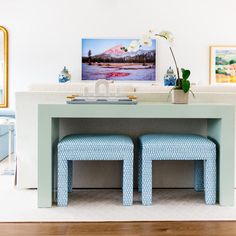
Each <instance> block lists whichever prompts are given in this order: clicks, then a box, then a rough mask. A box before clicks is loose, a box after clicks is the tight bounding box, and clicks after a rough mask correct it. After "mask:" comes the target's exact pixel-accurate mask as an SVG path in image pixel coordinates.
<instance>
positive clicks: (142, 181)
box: [138, 134, 216, 205]
mask: <svg viewBox="0 0 236 236" xmlns="http://www.w3.org/2000/svg"><path fill="white" fill-rule="evenodd" d="M139 140H140V155H139V186H138V187H139V191H140V192H142V193H141V194H142V203H143V205H151V204H152V161H153V160H194V161H195V165H194V170H195V171H194V172H195V190H196V191H202V190H205V202H206V204H215V203H216V145H215V143H213V142H212V141H211V140H209V139H207V138H206V137H203V136H200V135H193V134H179V135H177V134H147V135H143V136H141V137H140V138H139Z"/></svg>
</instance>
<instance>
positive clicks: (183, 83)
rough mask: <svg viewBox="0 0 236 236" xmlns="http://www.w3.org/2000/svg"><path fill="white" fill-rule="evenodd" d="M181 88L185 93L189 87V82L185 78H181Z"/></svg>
mask: <svg viewBox="0 0 236 236" xmlns="http://www.w3.org/2000/svg"><path fill="white" fill-rule="evenodd" d="M182 89H183V90H184V92H185V93H187V92H188V91H189V89H190V82H189V80H187V79H182Z"/></svg>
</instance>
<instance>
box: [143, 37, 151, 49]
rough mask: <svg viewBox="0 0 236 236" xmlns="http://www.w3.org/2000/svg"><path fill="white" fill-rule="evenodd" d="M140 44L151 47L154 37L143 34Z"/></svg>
mask: <svg viewBox="0 0 236 236" xmlns="http://www.w3.org/2000/svg"><path fill="white" fill-rule="evenodd" d="M140 45H141V46H146V47H151V46H152V38H151V36H150V35H143V37H142V38H141V39H140Z"/></svg>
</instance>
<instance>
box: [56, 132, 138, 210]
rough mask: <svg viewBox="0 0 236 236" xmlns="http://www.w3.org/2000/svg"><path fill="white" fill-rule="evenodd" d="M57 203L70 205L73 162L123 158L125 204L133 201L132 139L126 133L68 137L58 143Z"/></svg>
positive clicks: (121, 159)
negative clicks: (69, 196)
mask: <svg viewBox="0 0 236 236" xmlns="http://www.w3.org/2000/svg"><path fill="white" fill-rule="evenodd" d="M57 148H58V175H57V176H58V181H57V182H58V183H57V204H58V205H59V206H67V204H68V191H69V192H71V191H72V161H75V160H86V161H87V160H90V161H93V160H106V161H112V160H114V161H118V160H119V161H123V181H122V189H123V205H126V206H129V205H132V203H133V149H134V145H133V142H132V139H131V138H130V137H129V136H126V135H97V134H96V135H87V134H84V135H83V134H74V135H68V136H65V137H64V138H63V139H62V140H61V141H60V142H59V143H58V147H57Z"/></svg>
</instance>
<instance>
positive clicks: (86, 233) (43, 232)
mask: <svg viewBox="0 0 236 236" xmlns="http://www.w3.org/2000/svg"><path fill="white" fill-rule="evenodd" d="M0 235H1V236H5V235H6V236H12V235H17V236H19V235H20V236H35V235H40V236H49V235H50V236H51V235H66V236H72V235H73V236H75V235H78V236H94V235H96V236H98V235H99V236H108V235H109V236H118V235H119V236H120V235H122V236H154V235H155V236H156V235H158V236H159V235H165V236H166V235H168V236H208V235H209V236H218V235H222V236H229V235H230V236H235V235H236V221H235V222H121V223H0Z"/></svg>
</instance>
